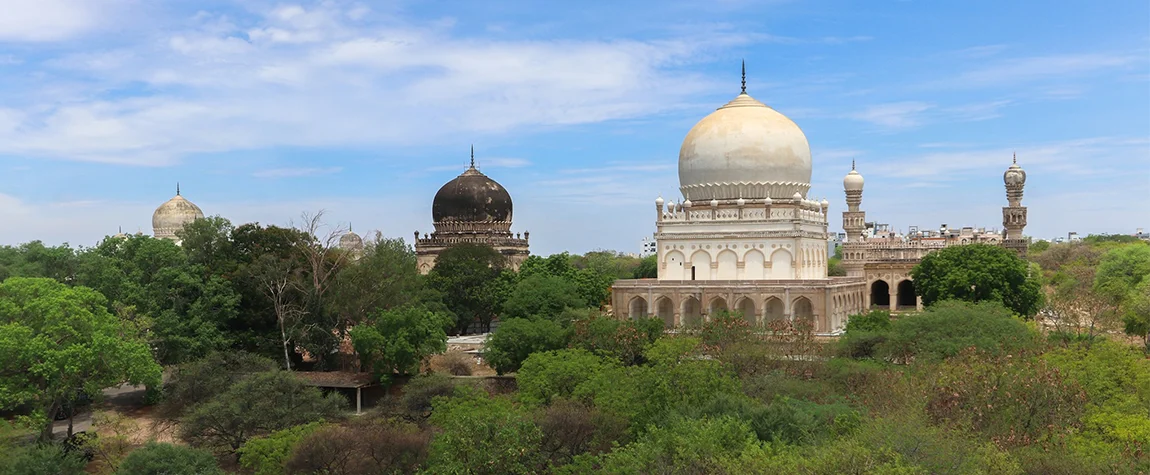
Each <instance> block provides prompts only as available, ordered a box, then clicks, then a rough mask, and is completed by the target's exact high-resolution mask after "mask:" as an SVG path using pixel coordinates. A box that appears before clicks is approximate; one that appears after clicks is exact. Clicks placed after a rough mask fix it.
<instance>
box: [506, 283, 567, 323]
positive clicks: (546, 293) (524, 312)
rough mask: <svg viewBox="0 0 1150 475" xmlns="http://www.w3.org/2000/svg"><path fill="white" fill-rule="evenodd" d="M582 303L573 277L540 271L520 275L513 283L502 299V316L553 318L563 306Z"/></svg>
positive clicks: (559, 313) (556, 316) (554, 318)
mask: <svg viewBox="0 0 1150 475" xmlns="http://www.w3.org/2000/svg"><path fill="white" fill-rule="evenodd" d="M583 306H585V305H584V304H583V299H582V298H580V296H579V294H578V289H577V288H576V286H575V283H574V282H573V281H571V280H570V279H565V278H562V277H558V276H553V275H547V274H542V273H540V274H532V275H529V276H527V277H523V278H521V279H520V280H519V282H518V283H516V284H515V287H514V288H513V289H511V294H510V295H508V296H507V300H506V301H505V302H504V303H503V316H504V317H506V318H529V319H536V318H542V319H547V320H557V319H558V317H559V316H560V315H561V314H562V313H563V310H565V309H567V308H579V307H583Z"/></svg>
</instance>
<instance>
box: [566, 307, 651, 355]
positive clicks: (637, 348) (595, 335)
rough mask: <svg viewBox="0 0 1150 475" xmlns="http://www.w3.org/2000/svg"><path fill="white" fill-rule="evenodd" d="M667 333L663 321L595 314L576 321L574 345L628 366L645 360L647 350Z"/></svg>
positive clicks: (572, 343)
mask: <svg viewBox="0 0 1150 475" xmlns="http://www.w3.org/2000/svg"><path fill="white" fill-rule="evenodd" d="M662 334H663V320H661V319H658V318H638V319H632V320H619V319H615V318H611V317H607V316H601V315H592V316H589V317H587V318H584V319H579V320H575V321H574V322H573V324H572V335H571V345H570V346H571V347H572V348H582V349H584V350H587V351H590V352H592V353H596V354H600V355H604V356H610V357H612V358H616V359H618V360H619V361H620V362H622V363H623V364H624V365H634V364H640V363H643V361H644V360H643V352H644V351H646V349H647V347H649V346H651V344H652V343H654V342H655V340H658V339H659V337H660V336H662Z"/></svg>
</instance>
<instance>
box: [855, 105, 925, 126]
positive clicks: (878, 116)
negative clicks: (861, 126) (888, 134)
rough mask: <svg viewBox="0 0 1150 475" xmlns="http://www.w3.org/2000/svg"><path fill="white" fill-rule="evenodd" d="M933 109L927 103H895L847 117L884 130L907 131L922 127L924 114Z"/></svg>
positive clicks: (873, 106)
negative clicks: (911, 128) (910, 128)
mask: <svg viewBox="0 0 1150 475" xmlns="http://www.w3.org/2000/svg"><path fill="white" fill-rule="evenodd" d="M932 108H934V105H933V104H929V103H926V102H917V101H905V102H893V103H889V104H877V105H872V106H869V107H867V108H866V109H863V110H862V111H860V112H856V113H853V114H849V115H848V116H847V117H849V118H851V119H856V120H861V121H864V122H870V123H871V124H874V125H877V126H880V127H884V128H889V129H905V128H909V127H915V126H918V125H920V124H921V123H922V122H923V117H922V113H923V112H926V111H928V110H930V109H932Z"/></svg>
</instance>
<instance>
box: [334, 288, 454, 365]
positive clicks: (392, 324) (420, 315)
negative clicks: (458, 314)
mask: <svg viewBox="0 0 1150 475" xmlns="http://www.w3.org/2000/svg"><path fill="white" fill-rule="evenodd" d="M449 325H451V321H450V318H449V317H448V316H446V315H443V314H441V313H436V312H432V311H430V310H428V309H426V308H424V307H410V306H408V307H401V308H397V309H393V310H384V311H381V312H379V314H378V315H376V317H375V321H374V322H371V323H366V324H362V325H357V326H355V327H353V328H352V329H351V331H350V334H351V342H352V345H353V346H354V347H355V351H356V353H357V354H359V358H360V361H361V362H363V364H364V366H365V367H368V368H372V369H374V371H375V373H376V374H377V375H378V376H379V377H380V379H382V380H387V379H388V378H390V377H391V376H392V374H395V373H398V374H400V375H408V374H412V373H415V372H418V371H419V365H420V363H421V362H422V361H423V360H424V358H427V357H430V356H431V355H434V354H437V353H442V352H444V351H447V333H445V332H444V331H443V329H444V328H446V327H448V326H449Z"/></svg>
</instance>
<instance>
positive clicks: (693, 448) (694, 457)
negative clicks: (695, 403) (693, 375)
mask: <svg viewBox="0 0 1150 475" xmlns="http://www.w3.org/2000/svg"><path fill="white" fill-rule="evenodd" d="M758 448H759V444H758V441H757V440H756V439H755V434H754V432H752V431H751V428H750V427H749V426H748V425H747V423H746V422H745V421H740V420H738V419H734V418H731V417H720V418H715V419H684V418H675V419H673V420H672V421H671V422H670V423H669V424H668V425H667V426H666V427H656V428H653V429H652V430H651V431H650V432H648V433H646V434H644V435H643V436H642V437H641V438H640V439H639V440H637V441H635V442H632V443H630V444H627V445H626V446H624V447H621V448H619V449H616V450H614V451H612V452H608V453H605V454H602V455H601V456H599V457H591V456H584V457H578V458H577V459H576V461H575V463H573V464H571V465H568V466H566V467H561V468H560V469H559V470H556V473H561V474H581V473H684V474H687V473H689V474H696V473H699V474H702V473H741V472H739V471H730V472H727V471H724V470H723V468H722V467H723V466H724V465H725V463H724V462H725V461H727V460H731V459H734V458H737V457H739V456H741V455H742V454H744V453H745V452H748V451H755V450H756V449H758ZM748 473H750V472H748ZM760 473H774V471H773V470H767V471H762V472H760Z"/></svg>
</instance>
